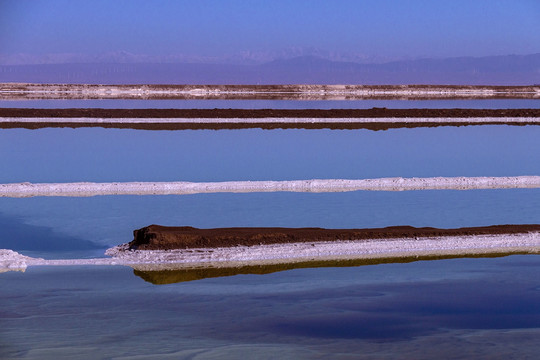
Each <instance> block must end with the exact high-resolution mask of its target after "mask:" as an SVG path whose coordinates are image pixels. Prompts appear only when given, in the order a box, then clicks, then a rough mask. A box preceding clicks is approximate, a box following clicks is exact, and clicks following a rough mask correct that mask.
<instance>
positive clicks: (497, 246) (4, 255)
mask: <svg viewBox="0 0 540 360" xmlns="http://www.w3.org/2000/svg"><path fill="white" fill-rule="evenodd" d="M518 252H527V253H538V252H540V233H539V232H530V233H523V234H500V235H477V236H445V237H425V238H416V239H402V238H401V239H400V238H394V239H385V240H342V241H329V242H302V243H291V244H271V245H255V246H235V247H224V248H200V249H179V250H129V249H128V247H127V245H126V244H124V245H119V246H116V247H113V248H111V249H109V250H107V252H106V254H107V255H109V256H111V257H110V258H95V259H62V260H45V259H41V258H31V257H27V256H23V255H21V254H19V253H16V252H14V251H11V250H0V269H3V271H9V270H20V269H25V268H26V267H27V266H74V265H128V266H134V267H138V268H143V267H146V268H147V269H150V268H153V269H166V268H169V269H172V268H194V267H215V266H222V267H226V266H239V265H247V264H280V263H294V262H302V261H310V260H339V259H364V258H365V259H368V258H392V257H395V258H399V257H408V256H428V255H460V254H489V253H518ZM0 271H2V270H0Z"/></svg>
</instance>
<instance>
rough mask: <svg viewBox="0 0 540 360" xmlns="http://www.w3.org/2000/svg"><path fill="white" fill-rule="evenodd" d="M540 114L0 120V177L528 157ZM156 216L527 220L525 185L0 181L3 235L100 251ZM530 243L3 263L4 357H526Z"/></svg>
mask: <svg viewBox="0 0 540 360" xmlns="http://www.w3.org/2000/svg"><path fill="white" fill-rule="evenodd" d="M539 129H540V128H539V127H534V126H523V127H516V126H467V127H440V128H416V129H394V130H388V131H378V132H374V131H369V130H260V129H246V130H227V131H212V130H197V131H138V130H118V129H98V128H90V129H40V130H25V129H10V130H7V129H4V130H0V154H1V156H0V169H1V171H0V183H7V182H21V181H31V182H68V181H224V180H292V179H309V178H373V177H387V176H405V177H410V176H512V175H539V174H540V165H539V164H540V145H539V143H538V139H539V138H540V130H539ZM151 223H157V224H162V225H191V226H197V227H221V226H290V227H304V226H319V227H327V228H347V227H381V226H390V225H413V226H434V227H461V226H481V225H493V224H519V223H521V224H524V223H540V196H539V192H538V190H537V189H514V190H471V191H433V190H432V191H408V192H362V191H360V192H349V193H326V194H309V193H261V194H258V193H253V194H199V195H186V196H101V197H91V198H55V197H51V198H48V197H38V198H27V199H11V198H0V226H2V228H3V230H4V231H3V234H4V235H2V236H0V248H11V249H15V250H20V251H21V252H22V253H24V254H28V255H33V256H43V257H46V258H60V257H74V256H76V257H93V256H102V254H103V251H104V249H105V248H106V247H107V246H112V245H116V244H119V243H123V242H127V241H130V240H131V238H132V234H131V233H132V231H133V230H134V229H137V228H140V227H143V226H146V225H149V224H151ZM538 279H540V256H537V255H513V256H507V257H501V258H476V259H447V260H437V261H414V262H410V263H403V264H398V263H393V264H379V265H368V266H353V267H351V266H349V267H323V268H305V269H294V270H288V271H279V272H274V273H268V274H265V275H254V274H243V275H235V276H226V277H217V278H208V279H201V280H194V281H188V282H181V283H172V284H167V285H154V284H152V283H150V282H146V281H144V280H143V278H141V277H139V276H135V274H134V272H133V270H132V269H130V268H127V267H65V268H61V267H58V268H46V267H35V268H29V269H28V270H27V271H26V272H25V273H14V272H10V273H3V274H0V289H2V290H1V291H0V305H1V308H0V358H6V359H9V358H27V359H48V358H54V359H61V358H73V357H77V358H84V359H110V358H115V359H123V358H136V359H147V358H148V359H150V358H159V359H163V358H171V359H173V358H174V359H178V358H180V359H236V358H246V359H265V358H266V359H275V358H284V359H303V358H305V359H318V358H320V359H323V358H325V359H326V358H336V359H356V358H359V357H366V358H380V357H392V358H396V357H397V358H418V359H421V358H426V359H428V358H433V357H439V358H452V357H454V358H458V357H465V356H467V357H475V358H486V359H487V358H490V359H492V358H508V357H515V358H527V357H529V358H534V356H536V354H537V353H538V350H539V346H538V341H537V340H538V336H539V335H540V305H538V304H540V280H538Z"/></svg>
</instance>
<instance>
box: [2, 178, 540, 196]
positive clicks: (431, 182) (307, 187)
mask: <svg viewBox="0 0 540 360" xmlns="http://www.w3.org/2000/svg"><path fill="white" fill-rule="evenodd" d="M518 188H540V176H509V177H432V178H401V177H396V178H378V179H361V180H350V179H313V180H290V181H225V182H114V183H91V182H79V183H35V184H33V183H11V184H0V197H32V196H96V195H185V194H203V193H225V192H231V193H250V192H278V191H287V192H346V191H359V190H366V191H406V190H472V189H518Z"/></svg>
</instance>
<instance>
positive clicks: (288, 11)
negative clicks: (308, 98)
mask: <svg viewBox="0 0 540 360" xmlns="http://www.w3.org/2000/svg"><path fill="white" fill-rule="evenodd" d="M538 19H540V1H537V0H521V1H516V0H513V1H512V0H491V1H484V0H476V1H471V0H454V1H426V0H410V1H393V0H379V1H354V0H338V1H318V0H296V1H285V0H272V1H257V2H253V1H247V0H229V1H219V0H208V1H142V0H130V1H125V0H118V1H103V0H93V1H81V0H48V1H30V0H18V1H11V0H0V60H1V59H2V58H3V59H9V58H10V57H11V58H13V57H14V56H21V55H24V56H27V57H33V58H34V59H39V58H47V57H50V56H51V55H54V54H79V55H81V56H99V55H101V54H107V53H121V54H122V53H123V54H125V53H127V54H136V55H142V56H148V59H157V58H160V57H163V58H166V57H167V56H172V57H173V58H174V56H184V58H182V57H179V58H178V59H188V60H195V61H197V59H199V60H201V59H202V60H206V61H208V59H210V60H213V61H220V59H226V58H229V59H230V58H231V57H232V58H234V57H235V56H236V59H241V58H242V57H244V58H250V59H251V60H255V61H256V60H257V59H259V60H265V59H272V57H274V58H279V57H280V56H282V55H283V54H286V53H293V54H298V55H304V54H305V53H306V52H308V53H309V54H325V55H327V56H326V57H333V58H334V59H344V60H351V61H364V62H369V61H385V60H393V59H413V58H421V57H458V56H489V55H506V54H532V53H540V21H539V20H538ZM202 60H201V61H202ZM4 62H5V61H4Z"/></svg>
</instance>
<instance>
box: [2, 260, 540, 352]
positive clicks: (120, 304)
mask: <svg viewBox="0 0 540 360" xmlns="http://www.w3.org/2000/svg"><path fill="white" fill-rule="evenodd" d="M539 278H540V256H536V255H528V256H519V255H515V256H510V257H504V258H495V259H454V260H439V261H419V262H413V263H409V264H383V265H375V266H364V267H349V268H323V269H297V270H290V271H286V272H278V273H273V274H267V275H237V276H232V277H224V278H214V279H205V280H198V281H193V282H185V283H177V284H170V285H152V284H150V283H147V282H144V281H142V280H141V279H140V278H137V277H134V276H133V274H132V271H131V270H130V269H129V268H90V267H74V268H70V269H60V268H32V269H30V270H28V271H27V273H24V274H23V273H6V274H2V276H0V286H1V288H2V294H1V299H2V310H1V315H2V317H1V325H2V326H0V356H2V358H26V359H63V358H66V359H67V358H74V357H76V358H80V359H124V358H135V359H157V358H159V359H169V358H170V359H238V358H244V359H325V358H333V359H356V358H380V357H389V358H404V359H405V358H406V359H432V358H464V357H469V358H477V359H493V358H495V359H497V358H499V359H503V358H521V359H525V358H530V359H533V358H535V356H536V355H537V354H538V336H539V335H540V331H539V324H540V306H539V305H538V304H539V303H540V281H539V280H538V279H539Z"/></svg>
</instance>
